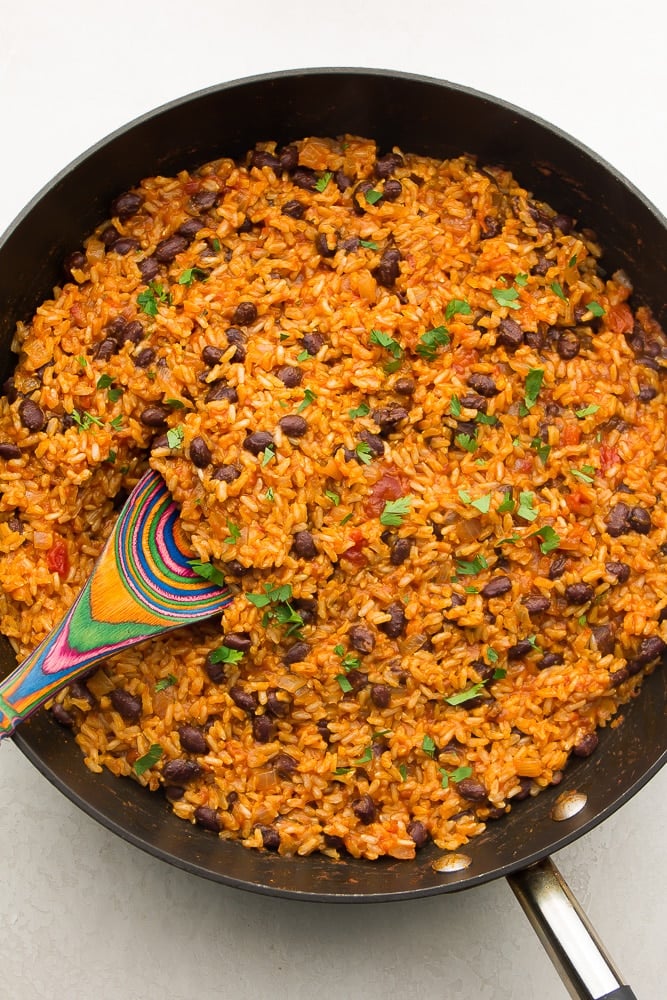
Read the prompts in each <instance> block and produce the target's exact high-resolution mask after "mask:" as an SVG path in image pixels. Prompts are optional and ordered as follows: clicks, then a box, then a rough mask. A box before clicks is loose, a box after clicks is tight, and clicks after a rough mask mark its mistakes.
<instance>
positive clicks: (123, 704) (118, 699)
mask: <svg viewBox="0 0 667 1000" xmlns="http://www.w3.org/2000/svg"><path fill="white" fill-rule="evenodd" d="M109 699H110V701H111V706H112V708H113V709H114V710H115V711H116V712H118V714H119V715H120V716H121V718H123V719H125V721H126V722H138V721H139V719H140V718H141V698H139V697H138V696H137V695H134V694H130V692H129V691H124V690H123V688H114V690H113V691H112V692H111V694H110V695H109Z"/></svg>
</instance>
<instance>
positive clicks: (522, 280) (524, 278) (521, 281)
mask: <svg viewBox="0 0 667 1000" xmlns="http://www.w3.org/2000/svg"><path fill="white" fill-rule="evenodd" d="M514 284H515V285H518V286H519V288H525V287H526V285H527V284H528V275H527V274H523V273H519V274H517V275H516V277H515V278H514Z"/></svg>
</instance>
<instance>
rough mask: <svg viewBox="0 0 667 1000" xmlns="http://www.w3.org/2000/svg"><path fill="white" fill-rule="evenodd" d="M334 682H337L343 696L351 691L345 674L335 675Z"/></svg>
mask: <svg viewBox="0 0 667 1000" xmlns="http://www.w3.org/2000/svg"><path fill="white" fill-rule="evenodd" d="M336 680H337V681H338V686H339V687H340V689H341V691H343V692H344V693H345V694H349V692H350V691H351V690H352V685H351V684H350V682H349V681H348V679H347V677H346V676H345V674H337V675H336Z"/></svg>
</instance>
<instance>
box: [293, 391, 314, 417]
mask: <svg viewBox="0 0 667 1000" xmlns="http://www.w3.org/2000/svg"><path fill="white" fill-rule="evenodd" d="M316 399H317V396H316V395H315V393H314V392H312V391H311V390H310V389H306V390H305V391H304V394H303V400H302V401H301V403H299V405H298V406H297V408H296V412H297V413H301V412H302V411H303V410H305V409H306V408H307V407H308V406H310V404H311V403H314V402H315V400H316Z"/></svg>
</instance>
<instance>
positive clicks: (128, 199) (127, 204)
mask: <svg viewBox="0 0 667 1000" xmlns="http://www.w3.org/2000/svg"><path fill="white" fill-rule="evenodd" d="M143 203H144V199H143V196H142V195H140V194H137V193H136V192H134V191H126V192H125V193H124V194H119V195H118V197H117V198H114V200H113V201H112V202H111V214H112V215H116V216H118V218H119V219H120V221H121V222H127V220H128V219H131V218H132V216H133V215H136V214H137V212H138V211H139V209H140V208H141V206H142V205H143Z"/></svg>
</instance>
